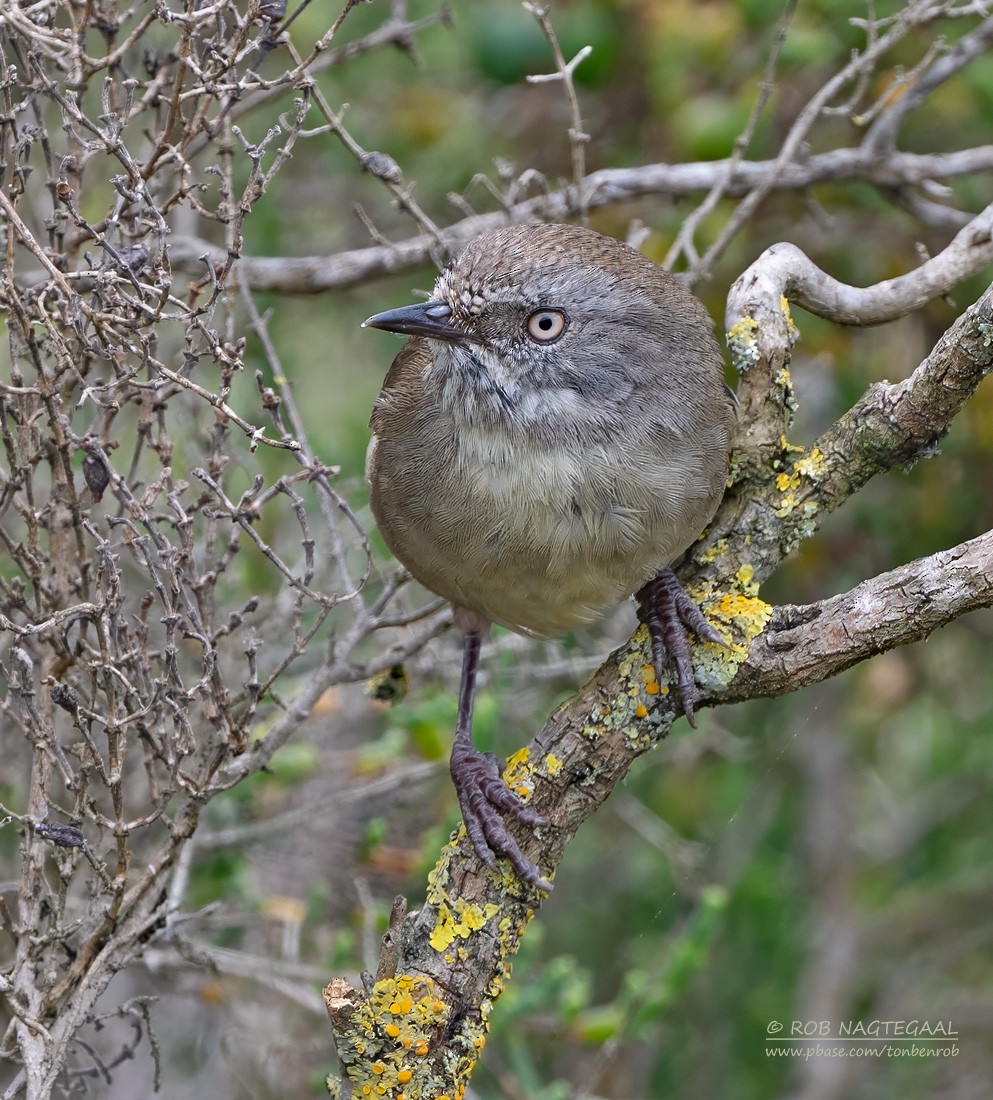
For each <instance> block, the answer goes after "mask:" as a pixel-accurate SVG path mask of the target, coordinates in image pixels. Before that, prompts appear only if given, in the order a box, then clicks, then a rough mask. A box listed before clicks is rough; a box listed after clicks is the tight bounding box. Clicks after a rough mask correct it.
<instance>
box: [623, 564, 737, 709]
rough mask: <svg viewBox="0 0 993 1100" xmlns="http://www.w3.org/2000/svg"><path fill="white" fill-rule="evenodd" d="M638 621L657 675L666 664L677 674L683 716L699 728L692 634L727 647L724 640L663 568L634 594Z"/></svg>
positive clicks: (660, 674) (673, 575)
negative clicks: (649, 644) (644, 628)
mask: <svg viewBox="0 0 993 1100" xmlns="http://www.w3.org/2000/svg"><path fill="white" fill-rule="evenodd" d="M635 599H636V600H637V601H638V618H639V620H640V621H641V622H643V623H644V624H645V626H647V627H648V636H649V638H651V642H652V660H653V661H654V663H655V674H656V676H658V678H659V679H660V680H661V679H662V673H663V671H664V670H665V668H666V666H667V665H671V666H672V668H673V670H674V672H675V674H676V688H677V695H678V698H679V702H680V703H681V704H682V707H683V713H684V714H685V715H686V718H687V720H688V721H689V723H690V725H691V726H695V725H696V721H695V719H694V717H693V706H694V704H695V702H696V683H695V682H694V679H693V654H692V652H691V650H690V640H689V631H691V630H692V631H693V633H694V634H696V636H697V637H698V638H701V639H703V640H704V641H707V642H716V643H717V644H718V645H725V644H726V643H725V642H724V639H723V638H722V637H721V636H720V635H719V634H718V633H717V631H716V630H715V629H714V628H713V627H712V626H711V625H710V623H708V622H707V620H706V619H705V618H704V617H703V613H702V612H701V611H700V608H699V607H697V605H696V604H695V603H694V602H693V601H692V600H691V599H690V598H689V596H687V595H686V593H685V592H684V591H683V587H682V585H681V584H680V583H679V581H678V580H677V579H676V574H675V573H673V571H672V570H671V569H663V570H662V571H661V572H660V573H659V574H658V576H656V577H653V578H652V580H650V581H649V582H648V583H647V584H646V585H644V586H643V587H642V588H640V589H639V590H638V592H636V593H635Z"/></svg>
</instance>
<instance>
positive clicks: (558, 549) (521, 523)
mask: <svg viewBox="0 0 993 1100" xmlns="http://www.w3.org/2000/svg"><path fill="white" fill-rule="evenodd" d="M366 323H367V324H368V325H371V326H373V327H378V328H385V329H390V330H392V331H397V332H404V333H409V334H411V339H410V340H409V341H408V342H407V344H406V345H405V346H404V348H403V349H402V350H401V352H400V354H399V355H398V356H397V357H396V359H395V360H394V362H393V366H392V368H391V370H390V372H389V374H388V375H387V378H386V382H385V384H384V386H383V389H382V392H381V393H380V395H379V397H378V399H377V401H376V404H375V408H374V410H373V414H372V429H373V432H374V436H373V440H372V443H371V444H370V448H369V455H368V459H367V478H368V481H369V486H370V491H371V497H372V508H373V512H374V514H375V516H376V520H377V522H378V524H379V527H380V530H381V531H382V534H383V537H384V538H385V539H386V542H387V543H388V545H389V546H390V548H391V549H392V551H393V552H394V553H395V554H396V556H397V558H398V559H399V560H400V561H401V562H403V564H404V565H406V567H407V568H408V569H409V570H410V572H411V573H412V574H413V575H414V576H415V577H416V578H417V579H418V580H419V581H420V582H421V583H422V584H423V585H424V586H425V587H427V588H428V589H430V590H431V591H432V592H435V593H437V594H438V595H440V596H443V597H444V598H446V599H448V600H450V601H451V602H452V604H453V605H454V606H455V608H456V619H457V621H458V622H459V623H460V625H462V627H463V629H465V630H466V632H467V649H466V668H465V669H464V674H465V675H464V678H463V690H462V706H461V707H460V723H459V729H458V731H457V735H456V745H455V748H454V749H453V758H452V772H453V777H454V779H455V784H456V788H457V790H458V792H459V799H460V803H461V805H462V809H463V817H464V818H465V821H466V826H467V829H468V831H469V834H470V836H471V837H472V839H473V842H474V844H475V845H476V848H477V851H479V853H480V855H481V857H482V858H483V859H484V861H485V862H487V863H488V864H490V865H493V861H494V853H496V854H500V855H506V856H508V857H509V858H510V859H511V861H512V863H513V864H514V866H515V868H516V869H517V870H518V873H519V874H521V876H522V877H523V878H525V879H526V880H528V881H530V882H532V883H534V884H537V885H540V886H541V887H543V888H548V884H547V883H546V882H544V880H542V879H541V877H540V873H539V872H538V870H537V868H536V867H535V866H534V864H533V863H531V862H530V861H528V860H527V859H526V858H525V857H524V856H523V855H522V854H521V852H520V850H519V848H518V846H517V844H516V842H515V841H514V839H513V837H511V836H510V833H509V831H508V830H507V828H506V825H505V823H504V821H503V816H504V815H509V816H511V817H516V818H518V819H520V820H523V821H525V822H528V823H531V824H536V823H537V819H536V815H534V813H533V812H532V811H530V810H528V809H527V808H526V807H523V806H522V805H521V804H520V803H519V802H518V801H517V799H516V798H515V796H513V795H512V794H511V793H510V792H509V791H508V790H507V789H506V787H505V786H504V785H503V783H502V780H500V778H499V772H498V771H497V768H496V762H495V761H492V760H490V759H487V758H485V757H483V756H481V755H480V754H479V753H478V752H476V750H475V749H474V748H472V746H471V741H470V740H469V729H468V726H469V721H470V719H471V704H472V683H473V680H474V675H475V657H472V659H471V660H470V657H471V656H472V654H476V655H478V645H479V634H480V632H481V631H482V630H483V629H485V626H486V624H488V623H489V622H491V621H492V622H497V623H500V624H502V625H503V626H506V627H509V628H510V629H512V630H518V631H522V632H526V633H532V634H542V635H551V634H559V633H563V632H565V631H567V630H570V629H572V628H573V627H575V626H577V625H580V624H582V623H584V622H588V621H589V620H590V619H592V618H594V617H595V616H597V615H599V614H601V613H602V612H604V611H605V610H607V609H609V608H611V607H613V606H615V605H616V604H617V603H619V602H620V601H621V600H624V599H626V598H627V597H629V596H631V595H632V594H635V593H638V596H639V613H640V615H641V617H642V618H643V620H644V621H645V622H647V623H648V625H649V628H650V630H651V632H652V637H653V646H654V649H655V655H656V661H657V663H659V664H660V665H661V664H663V663H664V662H665V659H666V652H665V650H666V649H668V650H669V653H668V656H669V658H670V660H672V661H673V663H674V664H675V665H676V666H677V674H678V680H679V684H680V689H681V694H682V697H683V704H684V708H685V709H686V710H687V713H688V714H690V715H692V702H693V698H692V697H693V683H692V666H691V664H690V662H689V647H688V643H687V641H686V637H685V635H686V627H687V626H689V627H690V628H691V629H694V630H695V631H696V632H697V633H702V634H704V635H705V636H707V637H709V638H712V639H716V635H714V634H713V631H711V630H710V628H709V627H707V626H706V623H705V620H703V619H702V616H700V615H699V612H698V611H697V609H696V608H695V606H694V605H693V604H692V603H691V602H690V601H689V600H688V598H687V597H686V596H685V595H684V594H683V593H682V590H681V589H679V587H678V583H677V582H676V581H675V578H674V577H673V575H672V574H671V572H669V571H668V570H667V566H669V565H670V564H671V563H672V562H673V561H674V560H675V559H676V558H677V557H678V556H679V555H680V554H681V553H682V552H683V551H684V550H685V549H686V548H687V547H688V546H689V545H690V543H691V542H693V540H694V539H695V538H696V537H697V535H698V534H699V533H700V531H701V530H702V529H703V527H704V526H705V525H706V524H707V522H708V521H709V520H710V518H711V516H712V515H713V513H714V511H715V510H716V508H717V504H718V503H719V501H720V498H721V494H722V492H723V489H724V484H725V481H726V478H727V466H728V446H729V439H730V433H731V427H732V422H733V417H734V404H733V399H732V397H731V395H730V393H729V392H728V391H727V389H726V387H725V385H724V379H723V371H722V366H721V356H720V353H719V351H718V348H717V344H716V342H715V340H714V336H713V326H712V324H711V321H710V318H709V317H708V315H707V313H706V311H705V310H704V308H703V306H702V305H701V304H700V302H699V301H698V300H697V299H696V298H695V297H694V296H693V295H692V294H690V293H689V292H688V291H686V290H684V289H683V288H682V287H681V286H680V285H679V284H678V283H677V282H676V281H675V280H674V279H673V278H671V276H669V275H668V274H667V273H665V272H664V271H662V270H661V269H660V268H658V267H656V266H655V265H654V264H653V263H651V261H649V260H648V259H646V258H645V257H643V256H641V255H640V254H639V253H637V252H635V251H634V250H632V249H630V248H628V247H627V246H626V245H623V244H621V243H620V242H618V241H615V240H613V239H611V238H608V237H603V236H600V235H599V234H597V233H594V232H592V231H590V230H587V229H581V228H578V227H575V226H564V225H544V226H514V227H511V228H508V229H502V230H497V231H496V232H492V233H485V234H483V235H481V236H479V237H477V238H476V239H475V240H474V241H473V242H472V243H471V244H469V245H468V247H467V248H466V249H465V251H464V252H463V253H462V254H461V255H460V256H459V257H458V258H457V259H456V260H455V261H453V263H452V264H451V266H450V267H449V268H448V269H447V270H446V271H445V272H443V273H442V275H441V276H440V277H439V279H438V282H437V284H436V286H435V290H434V294H433V296H432V300H431V301H430V302H427V303H423V304H421V305H415V306H410V307H406V308H402V309H399V310H393V311H390V312H388V313H385V314H379V315H377V316H376V317H373V318H370V319H369V321H367V322H366ZM470 666H471V667H470ZM659 672H660V674H661V673H662V668H661V667H660V669H659Z"/></svg>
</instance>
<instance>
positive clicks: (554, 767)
mask: <svg viewBox="0 0 993 1100" xmlns="http://www.w3.org/2000/svg"><path fill="white" fill-rule="evenodd" d="M561 770H562V761H561V760H560V759H559V758H558V757H557V756H556V755H555V753H553V752H550V753H549V754H548V755H547V756H546V757H545V771H546V772H548V774H549V775H558V774H559V772H560V771H561Z"/></svg>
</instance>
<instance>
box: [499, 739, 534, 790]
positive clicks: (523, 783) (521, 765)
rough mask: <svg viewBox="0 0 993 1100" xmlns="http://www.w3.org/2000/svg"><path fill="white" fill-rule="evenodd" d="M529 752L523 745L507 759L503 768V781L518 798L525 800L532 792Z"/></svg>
mask: <svg viewBox="0 0 993 1100" xmlns="http://www.w3.org/2000/svg"><path fill="white" fill-rule="evenodd" d="M531 773H532V766H531V753H530V750H529V749H528V748H527V746H525V747H524V748H522V749H518V750H517V752H515V753H514V755H513V756H511V757H509V758H508V760H507V766H506V767H505V768H504V769H503V781H504V783H506V784H507V786H508V787H509V788H510V789H511V790H512V791H513V792H514V794H516V795H517V796H518V798H520V799H521V800H522V801H524V802H527V800H528V799H529V798H530V797H531V794H532V793H533V780H532V774H531Z"/></svg>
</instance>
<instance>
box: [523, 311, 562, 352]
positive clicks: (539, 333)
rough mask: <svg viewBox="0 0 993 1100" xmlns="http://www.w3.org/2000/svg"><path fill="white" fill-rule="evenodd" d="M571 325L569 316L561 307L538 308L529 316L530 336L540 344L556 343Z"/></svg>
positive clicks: (528, 327) (528, 328)
mask: <svg viewBox="0 0 993 1100" xmlns="http://www.w3.org/2000/svg"><path fill="white" fill-rule="evenodd" d="M568 327H569V318H568V316H567V315H566V313H565V311H564V310H561V309H536V310H535V311H534V313H532V314H531V316H530V317H528V320H527V330H528V336H530V337H531V339H532V340H534V341H536V342H537V343H539V344H554V343H555V341H556V340H558V339H559V338H560V337H561V336H562V334H563V333H564V332H565V330H566V329H567V328H568Z"/></svg>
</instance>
